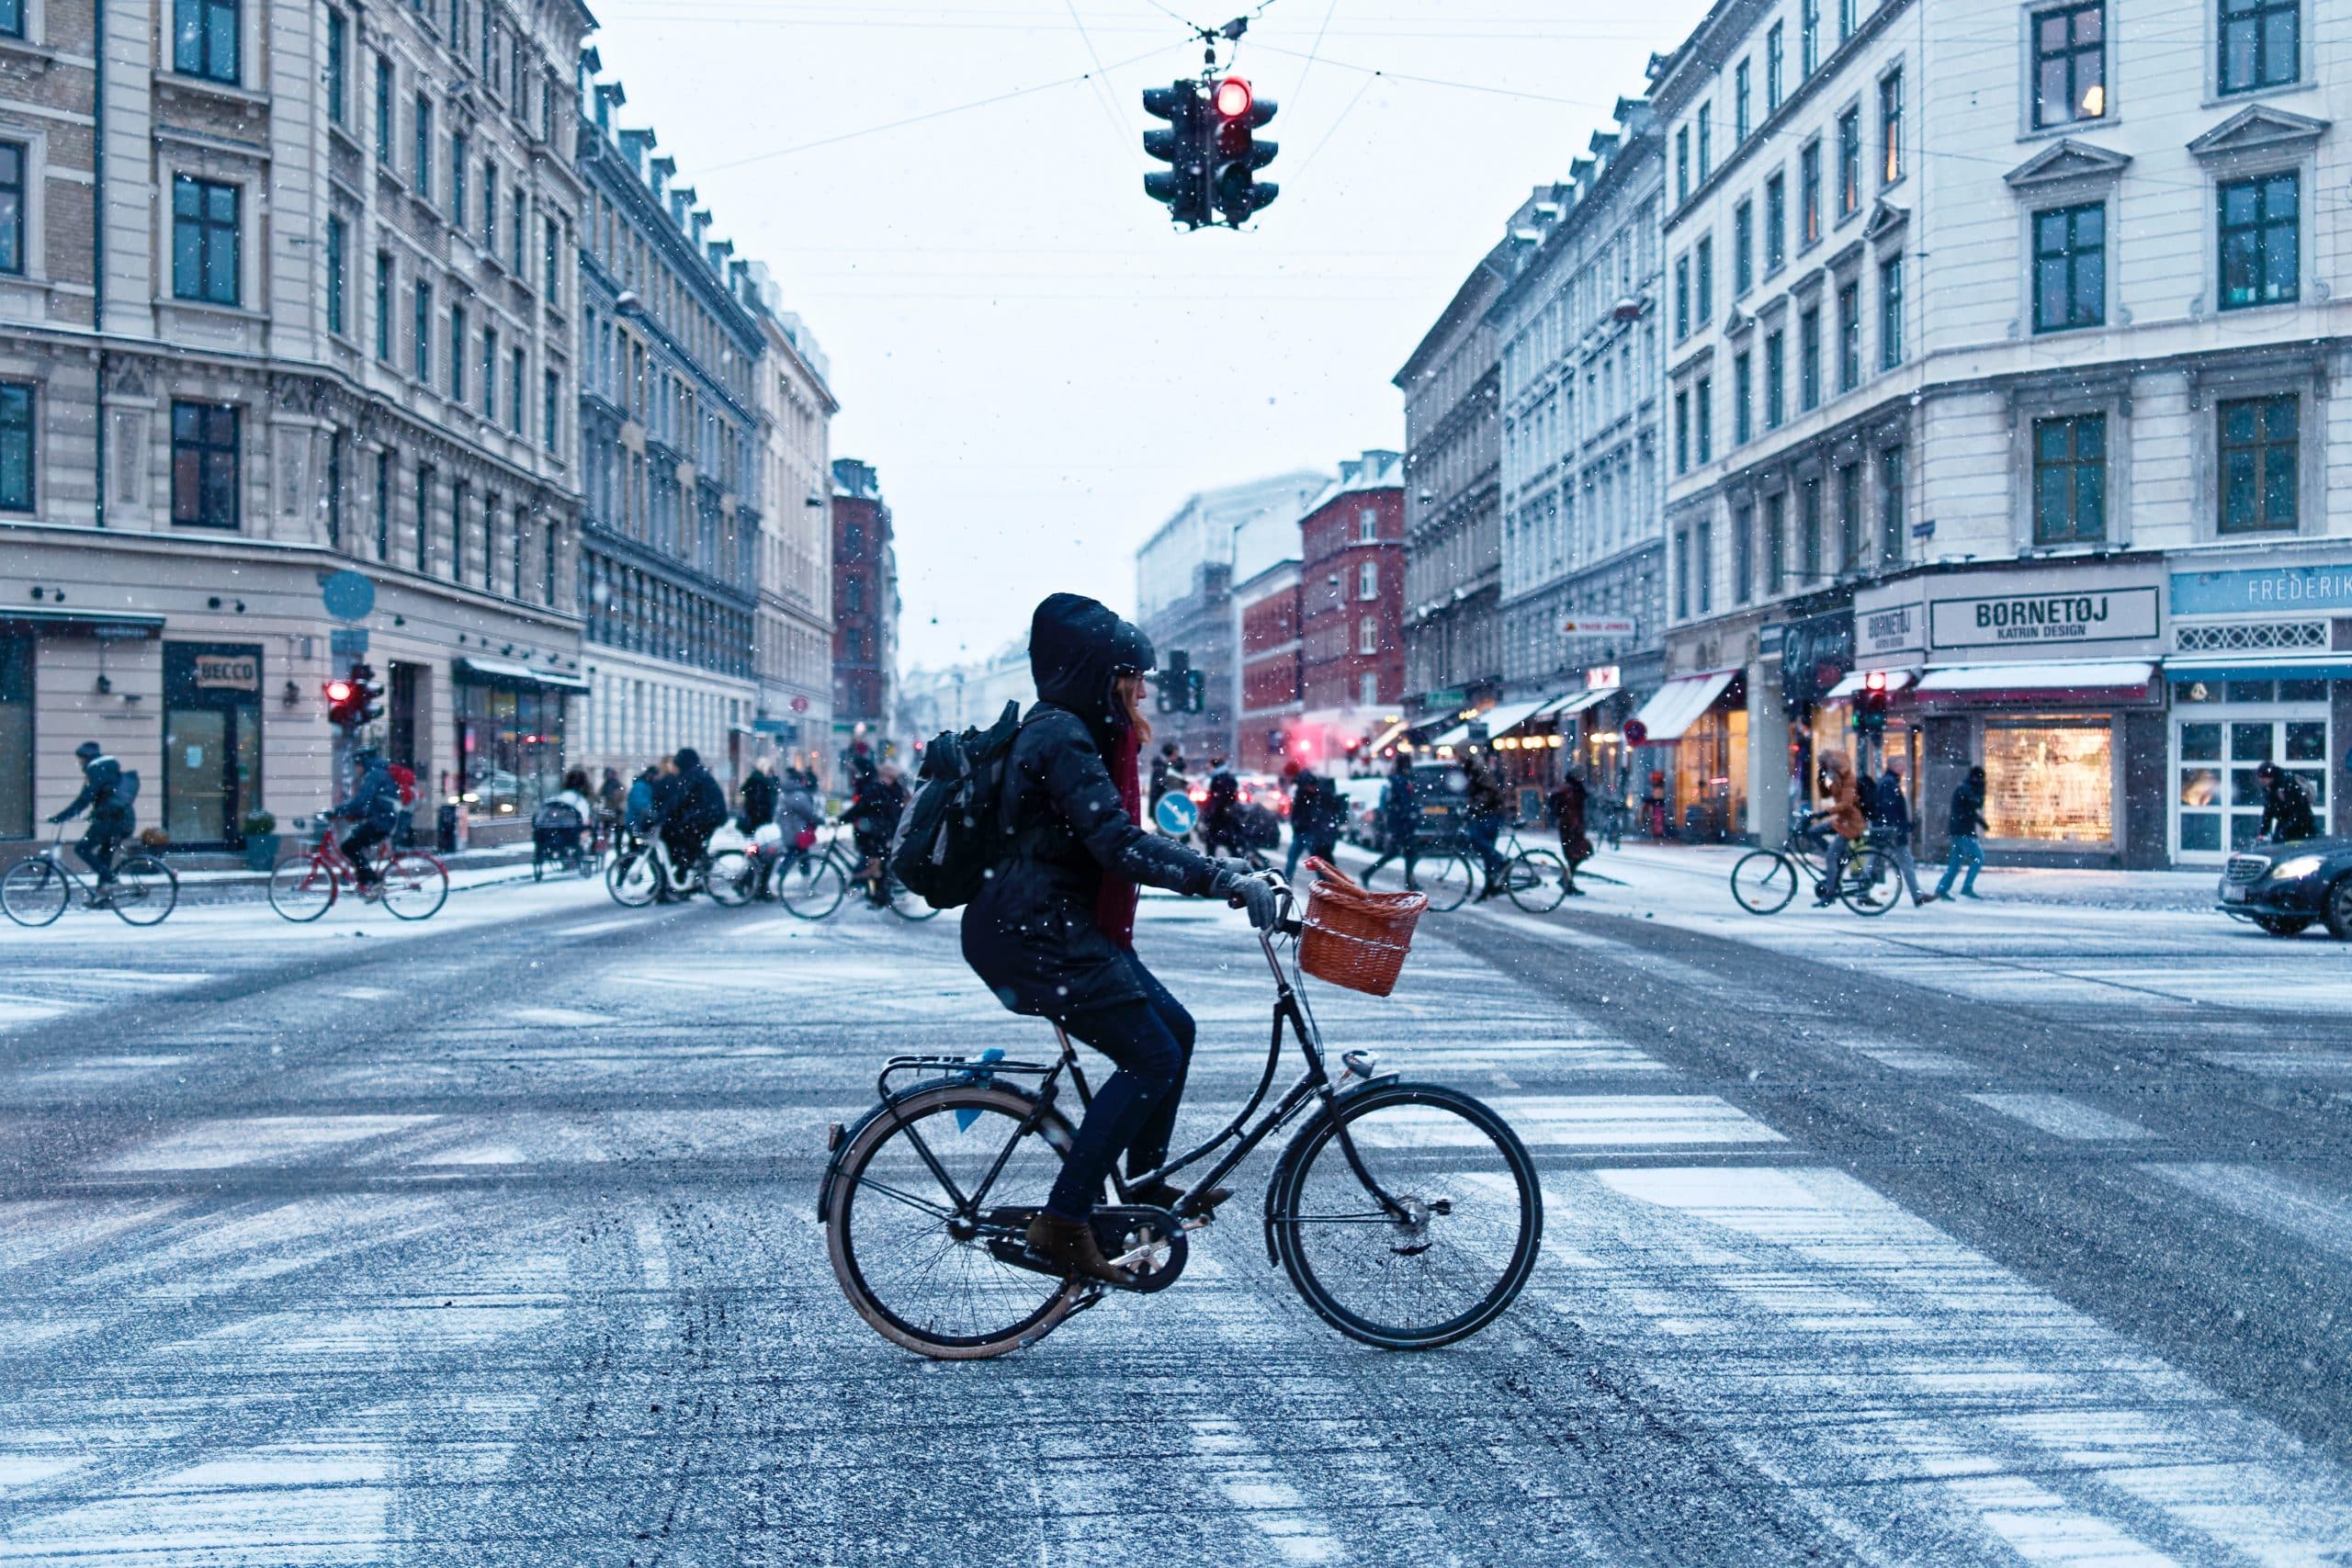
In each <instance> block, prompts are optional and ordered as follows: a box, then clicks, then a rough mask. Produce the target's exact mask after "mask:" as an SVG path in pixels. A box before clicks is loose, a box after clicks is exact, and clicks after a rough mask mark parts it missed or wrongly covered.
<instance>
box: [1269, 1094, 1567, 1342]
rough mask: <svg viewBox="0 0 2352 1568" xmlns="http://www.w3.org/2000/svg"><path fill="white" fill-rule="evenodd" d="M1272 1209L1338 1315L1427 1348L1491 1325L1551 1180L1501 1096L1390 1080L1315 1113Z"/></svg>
mask: <svg viewBox="0 0 2352 1568" xmlns="http://www.w3.org/2000/svg"><path fill="white" fill-rule="evenodd" d="M1342 1127H1345V1128H1346V1130H1347V1137H1348V1141H1349V1142H1352V1143H1353V1145H1354V1146H1355V1155H1356V1158H1357V1159H1359V1160H1361V1161H1362V1163H1363V1169H1362V1174H1359V1172H1358V1169H1357V1168H1356V1165H1355V1163H1354V1162H1353V1161H1351V1159H1350V1158H1349V1156H1348V1149H1347V1145H1346V1143H1343V1142H1342V1140H1341V1139H1340V1129H1341V1128H1342ZM1365 1177H1369V1178H1370V1179H1371V1182H1372V1184H1373V1185H1374V1186H1376V1187H1377V1188H1378V1189H1379V1190H1380V1193H1385V1195H1386V1196H1387V1197H1388V1198H1389V1199H1390V1200H1391V1202H1392V1203H1393V1205H1394V1207H1393V1208H1392V1207H1391V1205H1390V1204H1388V1203H1383V1202H1382V1201H1381V1200H1380V1196H1379V1194H1376V1193H1375V1192H1374V1191H1373V1190H1372V1187H1369V1186H1367V1185H1366V1183H1365ZM1268 1213H1269V1214H1270V1215H1271V1217H1272V1222H1273V1230H1274V1250H1275V1252H1276V1254H1277V1255H1278V1256H1279V1257H1280V1258H1282V1263H1283V1269H1284V1270H1285V1271H1286V1272H1287V1273H1288V1274H1289V1275H1290V1280H1291V1283H1292V1284H1293V1285H1294V1286H1295V1287H1296V1288H1297V1290H1298V1293H1299V1294H1300V1296H1302V1297H1304V1298H1305V1299H1306V1304H1307V1305H1308V1306H1310V1307H1312V1308H1314V1309H1315V1311H1316V1313H1317V1315H1318V1316H1320V1317H1321V1318H1322V1319H1323V1320H1324V1321H1325V1322H1326V1323H1329V1325H1331V1326H1332V1327H1334V1328H1336V1329H1338V1330H1339V1331H1340V1333H1342V1334H1344V1335H1347V1336H1348V1337H1350V1338H1351V1339H1360V1340H1362V1341H1363V1343H1365V1344H1367V1345H1376V1346H1379V1347H1380V1348H1383V1349H1388V1350H1427V1349H1431V1348H1435V1347H1437V1346H1440V1345H1450V1344H1452V1343H1453V1341H1454V1340H1457V1339H1461V1338H1464V1337H1468V1336H1470V1335H1473V1334H1476V1332H1477V1331H1478V1330H1480V1329H1481V1328H1484V1327H1485V1326H1486V1325H1488V1324H1489V1323H1492V1322H1493V1321H1494V1320H1495V1319H1496V1318H1497V1317H1498V1316H1500V1315H1501V1314H1502V1312H1503V1309H1504V1308H1506V1307H1508V1306H1510V1303H1511V1300H1512V1298H1513V1297H1515V1296H1517V1295H1518V1294H1519V1292H1520V1290H1521V1287H1522V1286H1524V1285H1525V1284H1526V1283H1527V1277H1528V1275H1529V1274H1530V1273H1532V1272H1533V1270H1534V1268H1535V1255H1536V1249H1537V1246H1538V1244H1539V1243H1540V1242H1541V1241H1542V1239H1543V1235H1544V1190H1543V1187H1542V1185H1541V1184H1540V1183H1539V1182H1538V1181H1537V1179H1536V1176H1535V1163H1534V1161H1532V1160H1531V1159H1530V1158H1528V1156H1527V1150H1526V1148H1525V1147H1524V1146H1523V1145H1521V1143H1520V1141H1519V1137H1518V1134H1514V1133H1513V1132H1512V1131H1511V1130H1510V1123H1509V1122H1505V1121H1504V1120H1503V1119H1502V1118H1501V1117H1500V1116H1498V1115H1497V1114H1496V1113H1495V1112H1494V1111H1493V1110H1491V1109H1490V1108H1489V1107H1487V1106H1486V1105H1484V1104H1482V1103H1480V1102H1479V1101H1478V1100H1473V1099H1472V1098H1470V1096H1468V1095H1466V1094H1462V1093H1459V1092H1458V1091H1456V1090H1453V1089H1440V1088H1437V1087H1435V1086H1433V1085H1428V1084H1384V1085H1382V1086H1380V1087H1378V1088H1374V1089H1362V1090H1359V1091H1357V1092H1356V1093H1354V1094H1351V1095H1347V1096H1344V1097H1343V1098H1341V1099H1340V1100H1338V1101H1337V1102H1336V1104H1335V1107H1334V1108H1333V1109H1332V1110H1330V1111H1325V1112H1324V1113H1323V1114H1321V1115H1319V1116H1317V1117H1316V1118H1315V1120H1314V1121H1312V1122H1309V1123H1307V1126H1306V1130H1305V1131H1304V1132H1302V1133H1300V1134H1299V1135H1298V1138H1297V1140H1296V1141H1295V1143H1293V1144H1292V1145H1291V1146H1290V1148H1289V1149H1288V1150H1286V1151H1284V1153H1283V1159H1282V1164H1281V1166H1280V1167H1279V1168H1276V1170H1275V1172H1274V1190H1273V1193H1272V1201H1271V1207H1270V1208H1269V1210H1268Z"/></svg>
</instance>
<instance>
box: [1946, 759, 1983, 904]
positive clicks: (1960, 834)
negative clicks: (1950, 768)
mask: <svg viewBox="0 0 2352 1568" xmlns="http://www.w3.org/2000/svg"><path fill="white" fill-rule="evenodd" d="M1984 827H1985V770H1984V769H1983V768H1971V769H1969V770H1968V776H1967V777H1966V778H1964V779H1962V780H1961V781H1960V783H1959V784H1958V785H1957V786H1956V787H1954V789H1953V790H1952V792H1951V817H1950V818H1949V819H1948V820H1947V821H1946V822H1945V825H1944V831H1945V832H1946V833H1947V834H1949V835H1950V836H1951V854H1950V855H1949V856H1947V857H1946V858H1945V860H1944V874H1943V878H1942V880H1940V881H1939V882H1938V883H1937V884H1936V897H1939V898H1948V897H1951V885H1952V879H1953V878H1954V877H1957V876H1958V875H1959V874H1960V868H1961V867H1962V866H1963V865H1965V866H1966V867H1968V880H1967V881H1965V882H1962V884H1961V885H1960V896H1961V897H1963V898H1973V897H1976V874H1977V873H1978V872H1980V871H1983V870H1984V869H1985V846H1984V844H1983V843H1982V842H1981V841H1980V840H1978V839H1977V837H1976V835H1977V834H1978V833H1979V832H1981V831H1983V830H1984Z"/></svg>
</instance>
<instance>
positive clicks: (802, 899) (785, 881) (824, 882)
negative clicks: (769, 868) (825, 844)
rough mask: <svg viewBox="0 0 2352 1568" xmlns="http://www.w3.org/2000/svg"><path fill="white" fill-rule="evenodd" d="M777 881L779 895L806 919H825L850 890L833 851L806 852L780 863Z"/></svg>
mask: <svg viewBox="0 0 2352 1568" xmlns="http://www.w3.org/2000/svg"><path fill="white" fill-rule="evenodd" d="M848 894H849V878H847V877H845V876H843V875H842V868H841V866H840V865H839V864H837V863H835V862H834V860H833V857H832V856H831V855H802V856H800V857H799V858H798V859H797V860H795V861H792V862H790V863H787V864H785V865H781V866H778V867H777V868H776V873H775V896H776V897H777V898H778V899H780V900H782V901H783V904H784V907H785V908H787V909H789V910H791V911H792V912H793V913H794V914H796V915H797V916H799V917H800V918H801V919H804V920H821V919H824V918H825V917H826V916H827V915H830V914H831V913H832V912H833V911H834V910H835V909H838V908H841V907H842V898H844V897H847V896H848Z"/></svg>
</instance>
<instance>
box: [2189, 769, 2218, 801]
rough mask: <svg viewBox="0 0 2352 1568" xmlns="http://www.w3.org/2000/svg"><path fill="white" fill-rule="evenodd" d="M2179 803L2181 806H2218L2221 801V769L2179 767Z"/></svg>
mask: <svg viewBox="0 0 2352 1568" xmlns="http://www.w3.org/2000/svg"><path fill="white" fill-rule="evenodd" d="M2180 803H2181V804H2182V805H2183V806H2219V805H2220V804H2221V803H2222V770H2221V769H2219V768H2183V769H2181V771H2180Z"/></svg>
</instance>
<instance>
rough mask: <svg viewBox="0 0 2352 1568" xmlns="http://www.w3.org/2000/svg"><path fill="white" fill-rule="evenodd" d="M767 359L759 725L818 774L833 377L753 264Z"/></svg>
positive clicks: (775, 747)
mask: <svg viewBox="0 0 2352 1568" xmlns="http://www.w3.org/2000/svg"><path fill="white" fill-rule="evenodd" d="M752 281H753V284H754V286H755V288H756V289H757V292H758V298H759V300H760V327H761V330H762V331H763V333H765V334H766V337H767V352H766V354H765V355H764V356H763V359H762V360H761V363H760V438H761V448H760V449H761V463H762V469H763V471H762V475H761V480H760V497H761V502H762V506H761V512H760V569H759V588H760V613H759V624H758V632H757V638H758V645H759V646H758V659H757V665H758V671H759V679H760V699H759V715H758V717H757V718H756V719H755V720H754V721H753V724H754V728H756V729H757V730H758V732H759V734H760V735H761V736H762V738H763V746H764V747H765V748H766V749H767V750H769V751H770V752H771V753H772V754H774V755H775V756H776V757H777V758H778V759H779V760H780V761H786V762H789V763H791V764H793V765H795V766H799V767H806V768H809V769H812V770H819V771H821V769H822V766H823V761H822V759H823V754H824V752H825V750H827V747H828V742H829V740H830V739H831V735H832V728H833V682H832V662H833V660H832V648H833V593H832V560H833V530H832V491H833V487H832V482H831V479H832V461H833V459H832V443H831V428H832V417H833V415H834V413H835V412H838V410H839V408H840V405H839V404H838V403H836V402H835V401H834V400H833V394H832V390H831V388H830V387H829V386H828V385H827V378H828V377H829V376H830V374H831V367H830V366H829V364H828V362H827V360H826V358H825V355H824V351H823V350H822V349H820V348H819V347H818V346H817V339H816V334H815V333H811V332H810V331H809V325H808V323H807V322H806V321H802V320H801V319H800V318H799V317H798V316H797V315H795V314H793V313H792V312H791V311H789V310H785V309H784V308H783V294H782V291H781V290H780V289H778V288H776V286H775V282H774V281H773V280H772V279H771V278H769V277H768V276H767V269H766V268H765V267H764V266H763V265H760V264H759V263H757V262H754V263H752Z"/></svg>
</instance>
